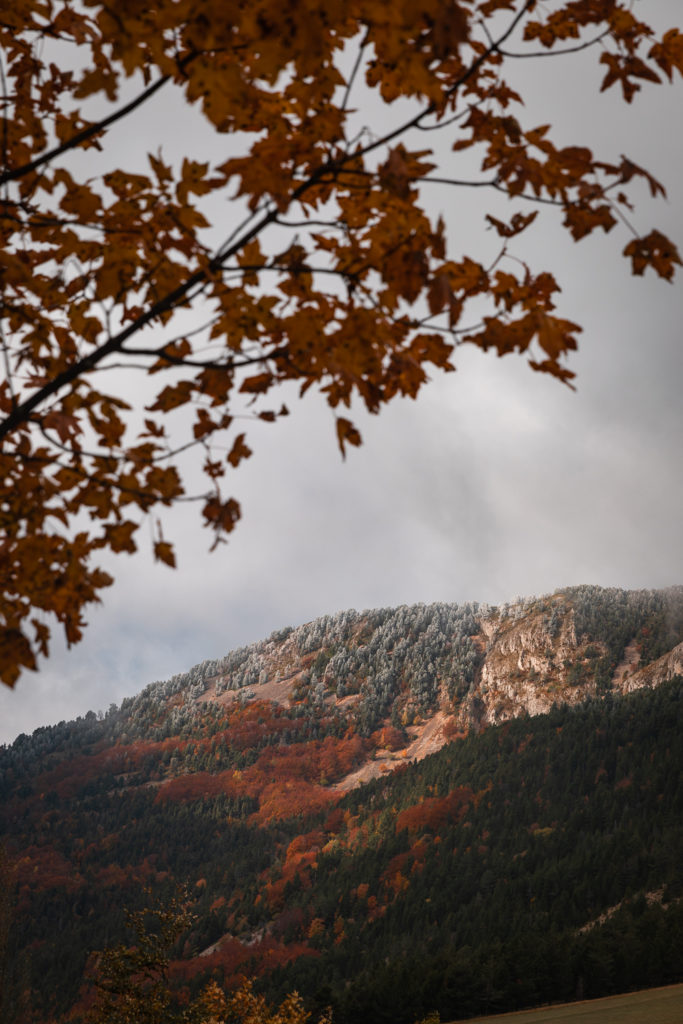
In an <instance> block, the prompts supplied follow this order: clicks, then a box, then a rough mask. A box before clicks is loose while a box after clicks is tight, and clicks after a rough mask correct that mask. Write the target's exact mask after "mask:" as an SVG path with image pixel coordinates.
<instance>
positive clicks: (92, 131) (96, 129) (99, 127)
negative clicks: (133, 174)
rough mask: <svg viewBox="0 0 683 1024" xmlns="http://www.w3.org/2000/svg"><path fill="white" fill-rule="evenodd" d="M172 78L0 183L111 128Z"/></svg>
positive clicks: (165, 78) (1, 178) (7, 174)
mask: <svg viewBox="0 0 683 1024" xmlns="http://www.w3.org/2000/svg"><path fill="white" fill-rule="evenodd" d="M193 58H194V54H192V55H191V56H189V57H186V58H185V61H184V63H189V61H190V60H192V59H193ZM170 78H171V76H170V75H163V76H162V77H161V78H159V79H158V80H157V81H156V82H154V83H153V84H152V85H150V86H149V87H148V88H147V89H144V90H143V91H142V92H141V93H140V94H139V95H138V96H136V98H135V99H134V100H131V101H130V103H126V105H125V106H123V107H121V108H120V109H119V110H115V111H114V113H113V114H110V115H109V117H105V118H104V119H103V120H102V121H97V122H96V123H95V124H91V125H89V126H88V127H87V128H84V129H83V131H81V132H77V133H76V135H73V136H72V137H71V138H70V139H67V140H66V142H63V143H62V144H61V145H60V146H55V148H54V149H49V150H48V151H47V152H46V153H43V154H41V156H38V157H36V158H35V160H31V161H30V162H29V163H27V164H23V165H22V166H21V167H16V168H15V169H14V170H13V171H5V172H4V173H3V174H0V185H4V184H5V182H8V181H16V180H17V179H18V178H24V177H26V175H27V174H31V173H32V171H35V170H37V169H38V168H39V167H42V166H43V165H44V164H47V163H49V162H50V160H54V159H55V157H58V156H61V155H62V153H66V152H67V150H69V149H75V148H76V147H77V146H80V145H82V143H84V142H87V141H88V139H91V138H92V137H93V136H94V135H99V133H100V132H102V131H105V129H107V128H109V126H110V125H112V124H114V123H115V122H116V121H120V120H121V118H122V117H126V116H127V115H128V114H130V113H132V112H133V111H134V110H136V109H137V107H139V106H141V105H142V104H143V103H145V102H146V101H147V100H148V99H150V98H151V97H152V96H153V95H154V94H155V93H156V92H158V90H159V89H161V87H162V86H164V85H166V83H167V82H168V81H170Z"/></svg>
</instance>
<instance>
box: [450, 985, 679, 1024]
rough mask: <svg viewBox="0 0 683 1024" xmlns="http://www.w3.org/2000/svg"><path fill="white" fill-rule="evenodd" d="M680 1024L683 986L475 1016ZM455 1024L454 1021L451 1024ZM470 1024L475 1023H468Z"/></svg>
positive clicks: (519, 1021) (531, 1021)
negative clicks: (492, 1015)
mask: <svg viewBox="0 0 683 1024" xmlns="http://www.w3.org/2000/svg"><path fill="white" fill-rule="evenodd" d="M494 1021H497V1022H498V1024H561V1022H564V1021H572V1022H575V1024H681V1022H683V985H669V986H667V987H666V988H651V989H646V990H645V991H644V992H629V993H628V994H627V995H622V996H609V997H608V998H607V999H591V1000H590V1001H587V1002H581V1003H561V1004H559V1005H558V1006H545V1007H542V1008H541V1009H540V1010H522V1011H520V1012H519V1013H504V1014H498V1015H496V1016H495V1017H477V1018H476V1024H489V1022H494ZM454 1024H456V1022H454ZM469 1024H475V1022H474V1021H472V1020H470V1022H469Z"/></svg>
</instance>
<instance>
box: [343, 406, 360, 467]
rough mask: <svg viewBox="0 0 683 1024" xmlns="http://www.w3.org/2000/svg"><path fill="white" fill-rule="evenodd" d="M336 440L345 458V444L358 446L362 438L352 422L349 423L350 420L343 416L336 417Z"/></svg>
mask: <svg viewBox="0 0 683 1024" xmlns="http://www.w3.org/2000/svg"><path fill="white" fill-rule="evenodd" d="M337 441H338V444H339V450H340V452H341V453H342V457H343V458H346V447H345V446H346V445H347V444H351V445H354V446H355V447H358V446H359V445H360V444H361V443H362V438H361V436H360V434H359V433H358V431H357V430H356V428H355V427H354V425H353V423H351V421H350V420H347V419H345V418H344V417H343V416H338V417H337Z"/></svg>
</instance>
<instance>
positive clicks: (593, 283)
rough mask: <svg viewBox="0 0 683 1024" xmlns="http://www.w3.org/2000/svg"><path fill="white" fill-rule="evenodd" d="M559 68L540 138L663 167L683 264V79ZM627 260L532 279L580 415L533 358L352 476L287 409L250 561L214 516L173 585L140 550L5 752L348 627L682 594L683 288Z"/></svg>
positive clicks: (239, 477) (594, 258) (252, 500)
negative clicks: (87, 717) (570, 345)
mask: <svg viewBox="0 0 683 1024" xmlns="http://www.w3.org/2000/svg"><path fill="white" fill-rule="evenodd" d="M646 6H647V7H655V8H657V11H656V14H657V16H658V17H660V18H661V22H660V24H664V23H667V24H668V25H671V24H675V23H676V16H677V15H678V16H679V21H680V7H679V3H678V0H658V2H657V3H656V4H650V5H646ZM650 13H651V12H650V11H649V10H648V11H645V12H644V13H643V15H642V16H643V17H645V18H646V20H647V19H648V17H649V15H650ZM550 63H553V65H554V69H556V70H554V71H553V74H554V75H557V78H554V79H552V81H550V80H549V79H547V78H546V77H544V78H543V80H541V79H540V77H537V76H540V74H541V72H540V69H539V68H537V65H535V64H534V65H533V66H532V64H531V63H530V62H527V63H526V64H525V66H524V68H523V74H524V79H523V83H524V84H525V86H526V90H527V109H526V112H525V114H524V115H523V116H524V118H525V121H524V125H525V127H531V126H532V122H533V124H540V123H543V122H544V121H552V122H553V124H554V125H555V124H557V125H562V126H563V127H562V138H561V141H565V142H567V143H569V142H580V143H586V144H588V145H589V146H591V147H592V148H594V150H595V151H596V152H598V151H599V152H601V153H602V154H604V156H605V158H615V159H618V157H619V154H620V153H625V154H627V155H628V156H630V157H631V158H632V159H633V160H635V161H636V162H637V163H640V164H644V165H645V166H647V167H648V169H649V170H651V171H652V172H653V173H654V174H655V175H656V176H657V177H658V178H659V179H660V180H661V181H662V182H663V183H664V184H665V185H666V186H667V188H668V192H669V198H668V201H667V202H659V203H657V204H655V205H653V204H651V203H649V202H648V201H647V196H646V192H645V189H644V188H643V189H640V190H639V192H638V199H639V201H640V200H642V203H640V204H639V206H638V211H637V214H636V218H635V221H636V224H637V226H638V228H639V229H640V230H642V232H643V233H647V232H648V231H649V230H650V228H651V227H653V226H655V225H656V226H659V227H661V228H662V229H663V230H664V231H666V232H667V233H669V235H670V236H671V237H672V238H673V239H674V240H675V241H676V242H677V243H678V245H679V248H680V249H683V184H681V182H682V181H683V174H682V173H681V172H682V170H683V133H682V132H681V109H683V105H682V99H683V89H682V88H681V82H680V79H679V80H678V81H677V83H676V86H675V87H670V86H668V85H664V86H660V87H653V88H651V89H649V88H648V89H646V90H644V92H643V94H641V96H640V97H637V98H636V100H635V101H634V103H633V104H632V106H631V107H626V106H625V105H624V104H623V103H622V102H621V101H620V100H619V97H618V95H617V94H616V93H615V92H614V90H613V91H612V92H613V94H607V95H606V96H603V97H596V93H595V91H593V92H590V91H586V90H585V86H586V84H587V83H588V81H589V78H590V76H589V75H588V74H587V72H585V71H584V70H583V69H584V68H585V66H586V65H585V64H582V63H580V62H577V64H578V68H581V69H582V70H581V71H580V72H579V73H578V74H577V70H578V68H577V64H574V65H573V66H572V63H571V59H570V58H567V59H566V60H565V63H564V66H563V68H562V69H560V68H559V67H558V62H546V64H550ZM591 63H594V60H593V61H592V62H591ZM542 73H543V75H544V76H546V75H547V74H549V71H548V70H547V69H545V68H544V69H543V72H542ZM598 80H599V79H598ZM524 84H523V87H524ZM581 89H583V90H584V91H583V92H581V91H580V90H581ZM574 95H576V97H577V99H576V102H573V103H572V104H569V103H567V97H569V96H574ZM177 114H178V112H177V111H170V112H169V111H168V110H166V111H164V108H163V107H161V108H158V109H157V111H156V112H155V117H156V118H157V120H159V119H160V118H161V120H163V117H162V116H161V115H164V116H166V117H167V120H168V123H169V124H171V123H172V122H173V120H174V119H175V118H176V116H177ZM527 119H528V120H527ZM565 135H566V138H565V137H564V136H565ZM433 202H434V208H438V207H440V208H441V209H442V212H443V213H444V216H445V218H446V220H447V224H448V226H449V229H450V231H451V236H453V235H456V236H457V233H458V231H459V230H460V226H461V224H465V226H466V228H467V230H468V231H470V232H472V230H474V229H476V230H478V231H482V230H483V228H484V226H485V225H484V220H483V218H484V213H485V212H486V211H487V210H488V209H489V208H490V207H489V206H485V205H482V206H478V202H479V194H477V193H473V192H469V193H455V192H450V193H442V194H438V193H437V194H435V197H434V200H433ZM510 212H512V208H510ZM539 220H540V218H539ZM628 239H629V236H628V235H627V234H626V233H625V232H624V231H620V230H619V229H615V231H614V232H613V233H612V234H611V235H609V236H607V238H604V239H603V238H602V237H601V238H599V239H595V240H592V239H589V240H587V241H586V242H583V243H581V244H579V245H576V244H574V243H572V242H571V240H570V239H568V238H567V239H565V238H564V237H563V234H562V232H561V230H558V228H557V225H555V224H554V223H552V219H551V221H550V222H546V223H545V224H544V225H543V226H539V227H536V226H534V230H533V233H530V235H529V240H528V242H527V243H526V245H525V256H526V258H527V259H529V261H530V262H531V263H532V266H533V268H534V269H536V270H541V269H549V270H552V271H553V272H554V273H555V275H556V277H557V279H558V281H559V282H560V283H561V285H562V288H563V295H562V302H561V305H560V315H565V316H568V317H569V318H570V319H575V320H578V321H579V322H580V323H581V324H582V325H583V327H584V333H583V335H582V340H581V348H580V351H579V353H578V354H577V355H576V356H575V358H573V359H572V361H571V368H572V369H574V370H575V371H576V372H577V374H578V380H577V387H578V391H577V392H576V393H574V392H571V391H570V390H569V389H568V388H566V387H563V386H562V385H561V384H560V383H559V382H557V381H556V380H554V379H550V378H548V379H546V378H545V377H544V376H542V375H539V374H534V373H532V372H531V371H530V370H529V368H528V366H527V365H526V363H525V361H524V360H523V359H522V358H519V357H508V358H507V359H503V360H499V359H497V358H495V357H493V356H490V355H488V356H487V355H485V354H483V353H480V352H479V351H474V350H467V349H465V348H463V349H460V350H459V351H458V353H457V354H456V363H457V368H458V369H457V372H456V373H455V374H450V375H445V376H435V378H434V380H433V381H432V382H431V384H430V385H429V386H428V387H427V388H426V389H425V390H424V391H423V393H422V394H421V395H420V397H419V398H418V400H417V401H416V402H412V401H408V400H404V401H398V402H396V403H395V404H394V405H393V406H392V407H390V408H388V409H387V410H385V411H384V412H383V413H382V414H381V415H380V416H379V417H367V416H365V417H363V416H359V419H358V423H359V426H360V428H361V432H362V434H363V437H364V446H363V447H362V448H361V449H359V450H353V451H351V452H350V453H349V456H348V458H347V460H346V462H344V463H343V462H342V461H341V458H340V456H339V453H338V449H337V445H336V440H335V435H334V420H333V418H332V415H331V414H330V412H329V411H327V410H326V409H325V408H324V407H323V406H322V403H321V402H320V401H319V400H315V397H313V398H308V397H307V398H306V399H305V400H304V401H303V402H301V403H296V402H294V403H292V402H290V403H289V404H290V408H291V409H292V412H293V415H292V416H291V417H289V419H287V420H283V421H281V422H280V423H278V424H276V425H274V426H273V425H268V424H263V425H259V429H258V432H257V433H253V434H250V443H251V442H252V441H253V444H252V447H253V448H254V450H255V455H254V457H253V458H252V459H250V460H249V461H248V462H246V463H243V464H242V466H241V467H240V469H239V471H238V473H237V474H235V485H234V493H235V496H236V497H237V498H238V499H239V500H240V502H241V504H242V510H243V521H242V523H241V524H240V526H239V527H238V529H237V531H236V532H235V533H234V534H233V536H232V539H231V541H230V543H229V544H228V545H224V546H222V547H221V548H220V549H219V550H217V551H216V552H214V553H213V554H211V555H209V554H208V553H207V549H208V547H209V543H210V537H209V535H208V534H207V533H206V531H203V530H202V529H200V528H199V525H198V518H199V517H198V514H197V511H196V510H194V511H192V510H188V509H187V508H185V509H183V510H182V511H179V512H178V513H174V514H173V515H172V516H169V517H168V519H167V520H165V524H164V525H165V533H166V535H167V536H168V537H169V538H170V539H172V540H173V541H174V542H175V543H176V546H177V551H178V556H179V568H178V569H177V570H176V571H175V572H174V571H171V570H169V569H167V568H166V567H165V566H163V565H155V564H153V563H152V561H151V558H150V556H149V552H148V550H147V546H146V545H144V543H141V551H140V552H139V553H138V554H137V555H135V556H133V557H129V556H126V555H121V556H118V557H117V558H116V559H115V560H114V564H113V566H112V568H113V571H114V572H115V573H116V575H117V582H116V584H115V586H114V587H112V588H110V589H109V590H108V591H105V592H104V603H103V604H102V605H101V606H99V607H93V608H92V609H91V611H90V612H89V614H88V619H89V626H88V629H87V631H86V638H85V640H84V641H83V642H82V643H81V644H80V645H78V646H77V647H75V648H73V649H72V650H71V651H69V652H67V651H65V650H63V649H62V648H61V646H60V644H59V642H58V641H57V640H56V639H55V645H54V655H53V656H52V657H51V658H50V660H49V661H48V662H46V663H45V665H44V666H43V667H42V668H41V670H40V672H38V673H28V674H26V675H25V676H24V677H23V678H22V679H21V680H20V681H19V683H18V684H17V686H16V687H15V689H14V691H12V692H10V691H8V690H6V689H4V688H3V689H2V691H0V742H3V741H4V742H9V741H11V740H12V739H13V738H14V737H15V736H16V735H17V734H18V733H19V732H22V731H26V732H30V731H32V730H33V729H34V728H36V727H38V726H39V725H46V724H50V723H53V722H57V721H59V720H61V719H69V718H72V717H75V716H76V715H78V714H83V713H85V712H86V711H87V710H89V709H93V710H96V711H97V710H99V709H106V708H107V707H108V706H109V705H110V704H111V703H112V702H116V703H118V702H119V701H120V700H121V698H122V697H123V696H125V695H130V694H133V693H136V692H137V691H139V690H140V689H141V688H142V687H143V686H145V685H146V684H147V683H149V682H152V681H153V680H156V679H165V678H167V677H169V676H170V675H173V674H174V673H175V672H180V671H184V670H185V669H188V668H189V667H190V666H191V665H193V664H195V663H196V662H198V661H202V660H204V659H205V658H210V657H211V658H213V657H217V656H220V655H222V654H225V653H226V652H227V651H228V650H230V649H231V648H233V647H236V646H240V645H243V644H247V643H250V642H252V641H256V640H259V639H261V638H262V637H264V636H266V635H268V634H269V633H270V632H271V631H272V630H273V629H275V628H278V627H281V626H285V625H297V624H299V623H302V622H306V621H309V620H311V619H313V618H315V617H317V616H319V615H323V614H326V613H331V612H335V611H338V610H341V609H343V608H349V607H354V608H357V609H362V608H369V607H377V606H394V605H398V604H403V603H414V602H417V601H423V602H431V601H467V600H477V601H487V602H489V603H491V604H497V603H500V602H503V601H506V600H512V599H513V598H514V597H515V596H516V595H530V594H539V593H546V592H550V591H553V590H555V589H557V588H559V587H564V586H569V585H573V584H578V583H595V584H600V585H602V586H618V587H627V588H640V587H662V586H667V585H670V584H674V583H681V582H683V571H682V569H683V528H682V515H681V513H682V510H683V473H682V472H681V471H682V469H683V455H682V452H683V444H682V439H683V411H682V410H683V403H682V402H681V399H680V395H681V383H682V379H683V373H682V371H683V357H682V354H681V324H682V323H683V288H682V284H681V282H682V281H683V277H679V280H678V282H677V283H676V284H674V285H670V284H667V283H666V282H663V281H661V280H659V279H655V278H654V277H652V276H651V275H649V276H648V277H646V278H644V279H643V278H633V277H631V276H630V274H629V267H628V264H627V262H626V261H625V260H624V259H623V258H622V257H621V256H620V252H621V249H622V248H623V246H624V245H625V244H626V242H627V241H628ZM452 254H453V255H456V253H455V252H453V253H452Z"/></svg>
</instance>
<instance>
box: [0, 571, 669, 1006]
mask: <svg viewBox="0 0 683 1024" xmlns="http://www.w3.org/2000/svg"><path fill="white" fill-rule="evenodd" d="M682 624H683V616H681V593H680V588H678V589H676V590H674V591H671V592H647V593H646V592H639V594H638V595H628V594H626V593H625V592H621V591H599V590H598V589H597V588H575V589H574V590H573V591H562V592H559V593H558V594H557V595H553V596H552V597H550V598H543V599H536V600H534V601H531V600H528V601H525V602H520V603H519V604H517V605H515V606H511V607H510V608H506V609H490V608H484V609H482V608H480V607H478V606H466V607H459V608H458V607H457V606H427V607H425V606H415V608H413V609H406V608H404V609H397V610H383V611H379V612H372V613H345V615H344V616H338V617H328V619H326V620H317V622H316V623H313V624H310V625H309V626H307V627H299V629H298V630H283V631H281V632H280V633H278V634H277V635H275V634H274V635H273V636H272V637H270V638H269V639H268V641H264V642H263V643H262V644H261V645H255V647H254V648H249V649H244V650H243V651H241V652H233V653H232V654H231V655H228V656H227V658H226V659H222V660H217V661H214V662H207V663H204V665H203V666H198V667H197V668H196V669H194V670H192V672H191V673H188V674H186V675H183V676H178V677H175V678H174V680H171V681H169V682H167V683H160V684H153V685H152V686H151V687H148V688H147V690H145V691H143V692H142V693H141V694H140V695H139V696H138V697H136V698H134V699H132V700H131V701H129V702H124V705H123V706H122V707H121V708H116V707H112V708H110V710H109V712H108V713H107V714H106V715H103V714H100V715H98V714H96V713H94V712H91V713H89V714H88V715H87V716H85V717H84V718H82V719H79V720H77V721H76V722H70V723H60V725H58V726H55V727H49V728H45V729H40V730H37V731H36V732H35V733H34V734H33V736H31V737H27V736H22V737H19V739H17V740H16V741H15V743H14V744H12V745H11V746H10V747H7V748H3V749H2V750H1V751H0V787H1V788H0V794H1V804H0V841H1V842H2V844H3V849H4V853H3V858H2V861H1V862H0V870H1V871H2V874H3V893H4V897H3V903H2V905H1V906H0V928H1V929H2V936H4V941H6V947H7V948H6V953H5V956H4V962H3V966H2V971H3V972H4V974H3V975H2V999H3V1005H2V1009H1V1016H2V1020H3V1021H7V1022H8V1024H10V1022H11V1024H27V1022H29V1021H30V1022H33V1021H36V1022H57V1021H60V1022H61V1021H66V1020H67V1019H69V1020H70V1021H78V1020H82V1021H85V1020H87V1007H88V1005H89V1002H88V1001H89V998H90V989H91V981H90V980H89V979H91V975H92V965H93V961H94V959H95V958H94V951H97V950H101V949H103V948H105V947H108V946H111V945H113V944H116V943H118V942H121V941H123V940H125V939H126V937H127V935H128V933H127V930H126V928H127V926H126V910H128V911H133V912H134V911H136V910H139V909H141V908H142V907H145V906H147V905H148V904H149V901H150V899H151V900H155V901H157V902H158V903H160V904H162V905H163V903H164V901H168V900H172V899H173V898H174V894H176V893H177V891H178V886H179V885H180V886H182V887H183V891H184V892H185V893H186V899H187V901H188V903H189V905H190V908H191V911H192V915H193V923H192V924H191V925H190V926H189V927H188V928H187V930H186V931H185V932H184V933H183V934H182V935H181V937H180V938H179V939H178V941H177V943H176V946H175V948H174V950H173V961H172V969H171V974H170V979H171V980H170V983H171V985H172V986H173V988H174V990H175V991H176V992H177V996H178V999H180V1000H181V1001H182V999H185V998H189V997H190V996H191V995H194V994H196V992H197V991H198V990H199V988H200V987H201V986H202V985H204V984H205V983H206V980H207V978H210V977H213V978H215V979H216V980H217V981H219V983H220V984H221V985H225V986H226V987H228V988H230V987H231V986H233V985H235V984H237V983H238V981H239V979H240V978H241V977H244V976H248V977H253V978H254V979H255V984H256V985H257V987H258V989H259V990H261V991H263V992H264V993H266V995H267V996H268V997H269V998H270V999H273V1000H275V999H281V998H282V997H283V996H284V995H285V994H286V993H287V992H290V991H292V990H293V989H296V990H298V991H299V992H300V993H301V994H302V996H303V998H304V1001H305V1004H306V1006H307V1007H308V1008H309V1009H311V1010H313V1011H316V1012H320V1011H322V1010H323V1009H324V1008H325V1007H327V1006H331V1007H332V1010H333V1019H334V1021H335V1022H336V1024H351V1022H361V1024H362V1022H368V1024H369V1022H370V1021H373V1022H375V1021H379V1022H382V1021H387V1022H389V1021H392V1022H394V1021H395V1022H397V1024H403V1022H405V1024H412V1022H413V1021H415V1020H418V1019H420V1018H423V1017H425V1016H426V1015H427V1014H429V1013H434V1012H438V1013H439V1014H440V1016H441V1019H442V1020H449V1019H454V1018H456V1017H458V1018H460V1017H466V1016H474V1015H478V1014H484V1013H496V1012H503V1011H506V1010H514V1009H520V1008H523V1007H528V1006H534V1005H540V1004H543V1003H548V1002H555V1001H569V1000H573V999H586V998H592V997H596V996H601V995H607V994H612V993H616V992H621V991H628V990H630V989H636V988H643V987H649V986H656V985H663V984H668V983H672V982H676V981H680V980H683V899H682V897H683V874H682V870H681V864H682V863H683V856H682V854H683V744H681V741H680V737H681V735H683V689H682V687H681V683H682V681H683V680H682V679H681V676H680V674H677V673H675V672H673V671H672V670H671V666H672V665H674V667H675V664H676V662H675V658H674V660H673V661H672V660H671V659H672V653H671V652H672V651H673V652H675V650H676V648H677V646H678V645H680V643H681V639H683V625H682ZM511 651H512V652H513V653H514V658H513V661H512V662H509V663H508V662H504V661H500V658H502V657H503V654H506V652H507V654H509V653H510V652H511ZM501 652H503V654H501ZM507 654H506V656H507ZM499 656H500V657H499ZM496 658H499V661H498V662H497V661H496ZM667 659H668V660H667ZM330 666H331V668H330ZM487 666H488V668H487ZM544 666H545V667H544ZM657 666H659V669H658V668H657ZM662 666H668V668H667V671H666V672H664V669H663V668H662ZM657 671H659V673H660V674H659V675H657ZM638 673H640V676H638ZM667 674H668V678H667V677H666V676H667ZM628 680H630V681H631V682H630V683H629V685H626V683H627V682H628ZM272 684H275V685H276V686H277V687H279V688H280V689H278V690H277V694H278V696H277V699H274V698H273V694H274V693H275V690H273V689H268V687H269V686H271V685H272ZM510 687H513V688H516V689H514V694H516V699H517V701H518V704H517V706H516V707H515V708H514V709H513V711H514V713H511V712H510V701H511V699H512V698H511V697H510V692H511V690H510ZM581 687H583V689H581ZM340 690H341V692H340ZM284 691H286V694H287V697H286V699H285V698H284V697H283V695H282V693H283V692H284ZM577 693H578V697H579V698H580V699H578V698H577ZM539 701H540V702H541V703H540V705H539ZM525 702H526V703H525ZM543 702H545V703H543ZM539 706H540V708H541V709H540V710H539ZM530 708H531V711H532V713H530ZM435 723H437V724H439V727H440V729H441V732H440V737H441V738H440V741H439V743H435V744H433V745H432V748H430V749H431V752H430V750H429V749H427V750H425V749H423V750H422V752H421V753H418V752H417V747H415V746H414V744H416V743H419V742H420V740H421V738H424V737H425V736H427V735H429V732H428V730H429V729H433V728H434V726H435ZM411 755H414V756H411ZM2 936H0V938H2ZM1 952H2V942H0V953H1Z"/></svg>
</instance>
